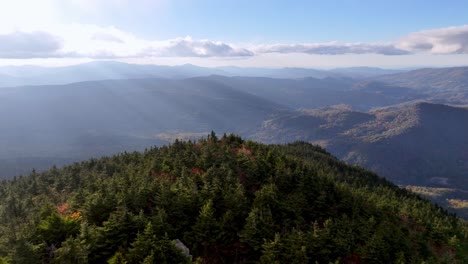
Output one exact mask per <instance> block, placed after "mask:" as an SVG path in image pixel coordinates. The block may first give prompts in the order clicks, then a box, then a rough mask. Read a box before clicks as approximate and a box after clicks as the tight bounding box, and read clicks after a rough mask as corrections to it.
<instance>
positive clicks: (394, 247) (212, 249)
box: [0, 133, 468, 263]
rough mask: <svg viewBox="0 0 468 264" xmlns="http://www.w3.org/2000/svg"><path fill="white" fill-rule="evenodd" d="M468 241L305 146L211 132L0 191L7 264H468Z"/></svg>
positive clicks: (429, 211)
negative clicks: (258, 140) (207, 134)
mask: <svg viewBox="0 0 468 264" xmlns="http://www.w3.org/2000/svg"><path fill="white" fill-rule="evenodd" d="M467 235H468V228H467V226H466V224H465V223H464V222H463V221H462V220H459V219H458V218H456V217H455V216H454V215H452V214H449V213H447V212H446V211H445V210H444V209H442V208H440V207H438V206H436V205H433V204H431V203H430V202H428V201H427V200H425V199H422V198H420V197H419V196H417V195H415V194H413V193H411V192H410V191H407V190H405V189H400V188H398V187H397V186H395V185H394V184H392V183H390V182H388V181H386V180H385V179H383V178H380V177H378V176H376V175H375V174H373V173H371V172H368V171H366V170H364V169H361V168H359V167H351V166H348V165H346V164H344V163H343V162H340V161H338V160H337V159H335V158H334V157H333V156H331V155H330V154H329V153H327V152H326V151H325V150H323V149H322V148H320V147H317V146H314V145H310V144H308V143H303V142H296V143H291V144H287V145H264V144H259V143H256V142H252V141H244V140H243V139H242V138H240V137H238V136H234V135H229V136H227V135H224V136H222V137H220V138H218V137H217V136H216V135H215V134H214V133H212V134H211V135H209V136H208V137H207V138H205V139H201V140H199V141H195V142H193V141H187V142H181V141H177V140H176V141H175V142H174V143H173V144H171V145H169V146H163V147H153V148H150V149H147V150H145V151H144V152H132V153H122V154H119V155H115V156H112V157H104V158H100V159H91V160H88V161H85V162H81V163H75V164H73V165H70V166H67V167H64V168H62V169H57V168H55V167H54V168H52V169H50V170H48V171H46V172H43V173H36V172H35V171H33V172H32V173H31V174H30V175H29V176H24V177H16V178H14V179H13V180H10V181H3V182H2V183H1V186H0V257H1V259H0V263H2V262H3V263H106V262H107V263H191V262H192V261H194V262H197V263H467V261H468V258H467V257H468V255H467V252H466V248H467V246H468V243H467ZM176 242H177V243H179V242H181V243H183V244H184V245H185V246H186V247H187V248H188V249H189V250H190V253H189V254H190V255H188V254H186V253H184V252H183V251H182V250H181V249H180V245H179V247H177V246H176Z"/></svg>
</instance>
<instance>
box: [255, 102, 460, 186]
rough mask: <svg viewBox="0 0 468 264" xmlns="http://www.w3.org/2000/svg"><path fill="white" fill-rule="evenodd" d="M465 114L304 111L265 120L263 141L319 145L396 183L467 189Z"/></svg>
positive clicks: (439, 108) (421, 109) (431, 108)
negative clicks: (306, 142)
mask: <svg viewBox="0 0 468 264" xmlns="http://www.w3.org/2000/svg"><path fill="white" fill-rule="evenodd" d="M467 134H468V110H467V109H466V108H458V107H450V106H446V105H438V104H429V103H418V104H415V105H407V106H405V107H402V108H392V107H390V108H381V109H377V110H374V111H371V112H368V113H362V112H357V111H353V110H350V109H348V108H345V107H331V108H325V109H322V110H304V111H301V112H297V113H293V114H287V115H283V116H281V117H277V118H275V119H271V120H268V121H265V122H264V124H263V127H262V128H261V129H260V130H259V131H258V133H257V134H256V137H255V138H257V139H259V140H262V141H265V142H278V141H279V142H290V141H294V140H305V141H309V142H315V143H319V144H321V145H322V146H326V148H327V149H328V150H329V151H330V152H331V153H333V154H334V155H336V156H337V157H339V158H340V159H343V160H345V161H347V162H349V163H352V164H357V165H360V166H364V167H366V168H369V169H371V170H373V171H376V172H377V173H379V175H382V176H385V177H386V178H387V179H389V180H391V181H393V182H395V183H398V184H404V185H406V184H411V185H424V186H426V185H433V186H442V187H459V186H468V180H467V179H468V174H467V168H468V167H467V165H468V156H467V154H468V153H467V152H466V151H467V146H468V138H467V137H466V135H467Z"/></svg>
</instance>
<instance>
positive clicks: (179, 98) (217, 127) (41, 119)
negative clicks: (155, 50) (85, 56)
mask: <svg viewBox="0 0 468 264" xmlns="http://www.w3.org/2000/svg"><path fill="white" fill-rule="evenodd" d="M0 101H1V102H2V103H1V104H0V123H2V124H5V125H4V126H2V131H1V133H0V146H1V148H0V168H3V169H2V170H1V171H0V175H1V176H3V177H7V176H9V177H12V176H13V175H17V174H20V173H27V172H30V171H31V170H32V168H33V167H34V168H42V169H43V168H45V167H49V166H52V165H53V164H54V163H55V162H57V161H59V162H57V163H55V164H57V165H59V164H63V163H64V162H62V161H66V160H70V159H75V160H79V159H83V158H90V157H98V156H101V155H107V154H112V153H117V152H120V151H124V150H127V151H131V150H137V149H138V150H142V149H143V148H145V147H148V146H151V145H155V144H161V143H163V142H165V141H162V140H161V139H160V137H159V134H160V133H166V132H172V133H183V132H190V133H200V132H203V133H207V132H209V131H211V130H214V131H219V132H220V133H222V132H233V133H238V134H250V133H252V131H254V130H255V129H256V127H258V126H260V125H261V123H262V121H263V120H265V119H268V118H270V117H271V116H272V115H273V114H275V113H277V112H281V111H287V110H288V109H289V108H288V107H287V106H283V105H280V104H278V103H275V102H271V101H269V100H266V99H263V98H261V97H258V96H255V95H252V94H249V93H245V92H242V91H239V90H236V89H234V88H232V87H230V86H226V85H222V84H219V83H213V82H210V81H208V80H202V79H187V80H167V79H135V80H113V81H95V82H82V83H74V84H69V85H58V86H30V87H17V88H3V89H0ZM14 159H18V162H12V160H14ZM35 159H38V160H41V161H47V160H48V161H49V162H45V163H44V164H43V166H39V167H38V166H37V164H38V162H35V161H34V160H35ZM20 160H23V161H24V162H20ZM2 161H3V162H2ZM26 161H27V162H30V164H29V166H28V165H27V164H25V163H27V162H26Z"/></svg>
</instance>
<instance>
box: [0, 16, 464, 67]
mask: <svg viewBox="0 0 468 264" xmlns="http://www.w3.org/2000/svg"><path fill="white" fill-rule="evenodd" d="M272 53H276V54H292V53H295V54H297V53H299V54H311V55H345V54H379V55H385V56H397V55H400V56H401V55H408V54H419V53H427V54H468V25H465V26H459V27H448V28H440V29H432V30H425V31H419V32H414V33H410V34H408V35H407V36H404V37H402V38H401V39H399V40H397V41H395V42H369V43H366V42H362V43H343V42H327V43H289V44H284V43H278V44H262V45H249V46H246V47H242V46H239V45H235V44H233V43H225V42H221V41H214V40H197V39H192V38H191V37H184V38H175V39H169V40H147V39H142V38H139V37H136V36H134V35H133V34H131V33H128V32H124V31H122V30H119V29H117V28H114V27H98V26H95V25H82V24H72V25H55V26H52V27H48V28H47V29H41V30H39V29H36V30H15V31H11V32H6V33H0V58H2V59H31V58H90V59H112V58H151V57H161V58H165V57H168V58H170V57H179V58H186V57H196V58H209V57H219V58H229V57H234V58H235V57H238V58H246V57H247V58H248V57H252V56H256V55H261V54H272Z"/></svg>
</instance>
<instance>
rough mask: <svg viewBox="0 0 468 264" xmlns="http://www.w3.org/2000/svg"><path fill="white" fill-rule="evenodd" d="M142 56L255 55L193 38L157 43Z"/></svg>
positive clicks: (222, 44) (215, 42)
mask: <svg viewBox="0 0 468 264" xmlns="http://www.w3.org/2000/svg"><path fill="white" fill-rule="evenodd" d="M141 55H143V56H154V57H245V56H253V55H254V53H253V52H251V51H249V50H247V49H244V48H237V47H234V46H233V45H231V44H227V43H223V42H220V41H210V40H193V39H192V38H191V37H185V38H177V39H172V40H169V41H166V42H164V43H156V42H155V43H154V45H153V46H152V47H150V48H148V49H145V50H144V51H143V52H142V54H141Z"/></svg>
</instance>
